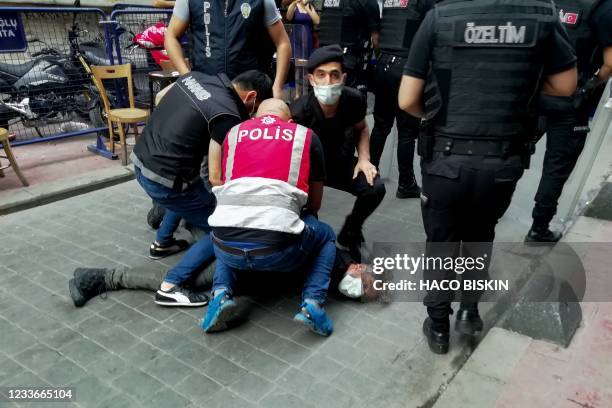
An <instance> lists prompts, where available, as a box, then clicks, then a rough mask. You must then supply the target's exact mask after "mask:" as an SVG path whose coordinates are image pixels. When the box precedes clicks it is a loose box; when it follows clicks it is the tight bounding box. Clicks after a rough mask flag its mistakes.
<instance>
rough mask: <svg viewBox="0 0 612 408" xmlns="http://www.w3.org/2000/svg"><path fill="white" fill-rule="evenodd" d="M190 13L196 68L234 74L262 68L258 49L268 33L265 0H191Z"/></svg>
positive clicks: (194, 64)
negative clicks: (265, 23) (265, 22)
mask: <svg viewBox="0 0 612 408" xmlns="http://www.w3.org/2000/svg"><path fill="white" fill-rule="evenodd" d="M189 13H190V16H191V22H190V25H191V32H192V33H193V69H194V70H195V71H199V72H203V73H205V74H208V75H216V74H218V73H221V72H223V73H226V74H227V75H228V76H229V77H230V78H234V77H235V76H236V75H238V74H241V73H242V72H244V71H247V70H249V69H257V68H259V62H260V60H261V57H260V56H259V55H258V54H257V50H258V48H259V46H260V44H261V39H262V38H266V37H268V36H267V33H266V32H265V31H266V30H265V25H264V5H263V0H225V1H224V0H189ZM264 34H265V35H264ZM268 38H269V37H268Z"/></svg>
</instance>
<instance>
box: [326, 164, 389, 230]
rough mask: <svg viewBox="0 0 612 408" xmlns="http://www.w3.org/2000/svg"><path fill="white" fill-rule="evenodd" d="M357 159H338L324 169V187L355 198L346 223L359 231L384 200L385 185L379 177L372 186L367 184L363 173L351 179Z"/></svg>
mask: <svg viewBox="0 0 612 408" xmlns="http://www.w3.org/2000/svg"><path fill="white" fill-rule="evenodd" d="M356 164H357V158H356V157H351V158H346V159H339V160H336V161H335V162H334V164H333V165H329V166H327V168H326V172H327V180H326V181H325V186H327V187H332V188H335V189H338V190H342V191H346V192H347V193H350V194H352V195H354V196H355V197H357V200H355V205H354V206H353V210H352V211H351V213H350V214H349V216H348V217H347V223H349V224H350V226H351V227H352V228H355V229H361V227H362V225H363V223H364V222H365V220H366V219H367V218H368V217H369V216H370V215H371V214H372V213H373V212H374V210H376V208H378V206H379V205H380V203H381V202H382V200H383V198H385V193H386V190H385V184H384V183H383V182H382V180H381V179H380V177H379V176H376V178H375V179H374V185H373V186H371V185H369V184H368V181H367V180H366V177H365V175H364V174H363V173H361V172H360V173H359V174H358V175H357V177H356V178H354V179H353V170H354V169H355V165H356Z"/></svg>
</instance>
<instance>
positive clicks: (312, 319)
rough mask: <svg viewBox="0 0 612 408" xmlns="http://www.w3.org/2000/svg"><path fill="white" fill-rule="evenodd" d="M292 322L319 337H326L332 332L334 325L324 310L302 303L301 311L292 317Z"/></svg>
mask: <svg viewBox="0 0 612 408" xmlns="http://www.w3.org/2000/svg"><path fill="white" fill-rule="evenodd" d="M293 320H295V321H297V322H299V323H302V324H303V325H304V326H307V327H308V328H309V329H310V330H312V331H313V332H315V333H317V334H320V335H321V336H325V337H327V336H329V335H330V334H332V332H333V331H334V325H333V323H332V321H331V319H330V318H329V317H327V314H326V313H325V310H324V309H323V308H322V307H320V306H317V305H315V304H312V303H309V302H304V303H302V310H301V311H300V312H299V313H298V314H296V315H295V316H294V317H293Z"/></svg>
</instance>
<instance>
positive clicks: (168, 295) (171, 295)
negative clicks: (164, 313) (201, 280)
mask: <svg viewBox="0 0 612 408" xmlns="http://www.w3.org/2000/svg"><path fill="white" fill-rule="evenodd" d="M155 303H157V304H158V305H160V306H184V307H199V306H206V305H207V304H208V296H207V295H206V294H205V293H202V292H192V291H190V290H189V289H185V288H181V287H180V286H175V287H173V288H172V289H169V290H161V289H158V290H157V292H156V293H155Z"/></svg>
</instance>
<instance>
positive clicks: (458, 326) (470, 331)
mask: <svg viewBox="0 0 612 408" xmlns="http://www.w3.org/2000/svg"><path fill="white" fill-rule="evenodd" d="M482 329H483V326H482V325H479V326H478V327H476V328H474V325H473V324H472V323H470V322H466V321H460V320H459V321H455V331H456V332H458V333H461V334H465V335H466V336H477V335H479V334H480V332H482Z"/></svg>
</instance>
